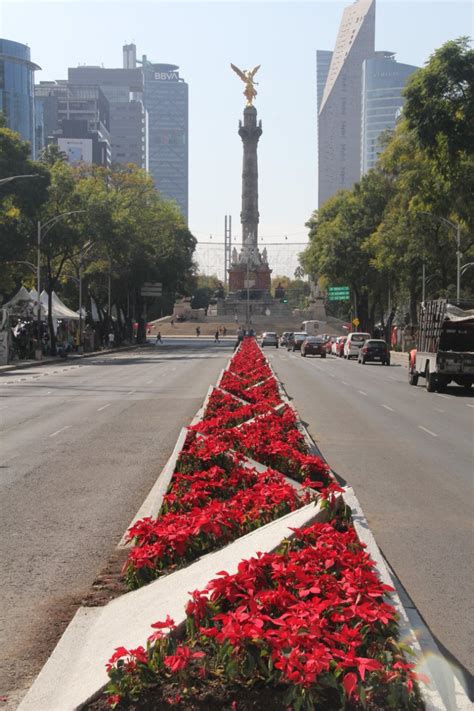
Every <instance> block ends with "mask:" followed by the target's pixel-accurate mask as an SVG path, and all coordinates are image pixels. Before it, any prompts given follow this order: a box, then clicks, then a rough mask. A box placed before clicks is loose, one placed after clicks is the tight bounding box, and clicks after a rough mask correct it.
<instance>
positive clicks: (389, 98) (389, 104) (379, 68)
mask: <svg viewBox="0 0 474 711" xmlns="http://www.w3.org/2000/svg"><path fill="white" fill-rule="evenodd" d="M417 69H418V67H414V66H412V65H410V64H400V63H399V62H396V61H395V55H394V54H393V53H392V52H376V54H375V57H373V58H372V59H366V60H365V61H364V62H363V64H362V118H361V168H360V172H361V175H363V174H364V173H366V172H367V171H368V170H370V168H373V167H374V165H375V163H376V161H377V156H378V155H379V153H380V152H381V149H382V146H381V144H380V137H381V134H383V132H385V131H387V130H393V129H394V128H395V124H396V120H397V116H398V115H399V113H400V111H401V109H402V107H403V96H402V92H403V89H404V87H405V84H406V82H407V79H408V78H409V77H410V75H411V74H413V72H414V71H416V70H417Z"/></svg>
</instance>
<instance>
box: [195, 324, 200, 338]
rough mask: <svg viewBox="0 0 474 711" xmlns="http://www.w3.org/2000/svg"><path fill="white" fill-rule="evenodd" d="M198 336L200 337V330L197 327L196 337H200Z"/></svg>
mask: <svg viewBox="0 0 474 711" xmlns="http://www.w3.org/2000/svg"><path fill="white" fill-rule="evenodd" d="M200 335H201V329H200V328H199V326H196V336H200Z"/></svg>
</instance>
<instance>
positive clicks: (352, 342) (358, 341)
mask: <svg viewBox="0 0 474 711" xmlns="http://www.w3.org/2000/svg"><path fill="white" fill-rule="evenodd" d="M368 338H371V335H370V333H362V332H358V331H357V332H354V333H349V335H348V336H347V341H346V342H345V343H344V358H346V359H347V360H350V359H351V358H358V357H359V350H360V349H361V348H362V346H363V345H364V343H365V341H366V340H367V339H368Z"/></svg>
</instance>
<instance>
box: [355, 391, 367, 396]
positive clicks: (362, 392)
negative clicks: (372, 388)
mask: <svg viewBox="0 0 474 711" xmlns="http://www.w3.org/2000/svg"><path fill="white" fill-rule="evenodd" d="M357 392H359V393H360V394H361V395H367V393H365V392H364V391H363V390H358V391H357Z"/></svg>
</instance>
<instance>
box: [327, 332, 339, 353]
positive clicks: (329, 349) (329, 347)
mask: <svg viewBox="0 0 474 711" xmlns="http://www.w3.org/2000/svg"><path fill="white" fill-rule="evenodd" d="M335 340H336V336H326V337H325V345H326V353H329V354H331V353H332V344H333V342H334V341H335Z"/></svg>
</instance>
